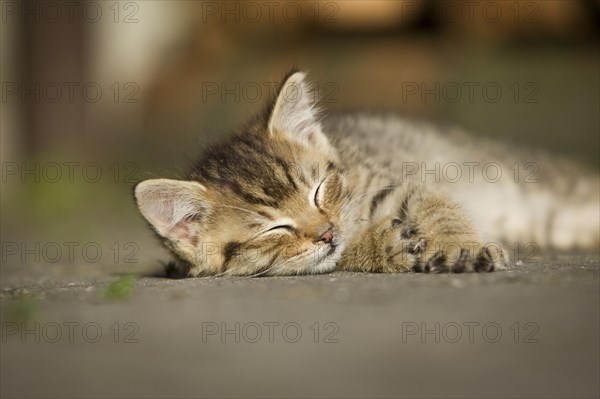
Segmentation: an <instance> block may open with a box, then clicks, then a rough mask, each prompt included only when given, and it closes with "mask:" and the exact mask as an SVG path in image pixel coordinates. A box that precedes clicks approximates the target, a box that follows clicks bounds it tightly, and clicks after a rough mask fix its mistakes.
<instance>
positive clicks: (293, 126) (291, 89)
mask: <svg viewBox="0 0 600 399" xmlns="http://www.w3.org/2000/svg"><path fill="white" fill-rule="evenodd" d="M314 96H315V94H314V93H313V91H312V90H311V87H310V84H309V83H308V82H307V81H306V74H305V73H304V72H294V73H292V74H291V75H289V77H288V78H287V79H286V80H285V82H284V83H283V85H282V86H281V88H280V89H279V93H278V94H277V99H276V100H275V104H274V106H273V109H272V111H271V115H270V116H269V122H268V129H269V133H270V134H272V135H276V134H283V135H285V136H287V137H289V138H290V139H293V140H297V141H300V142H302V143H305V144H309V145H316V146H319V145H328V144H329V143H328V141H327V138H326V137H325V135H324V134H323V133H322V131H321V124H320V123H319V120H318V110H317V108H316V104H315V98H314Z"/></svg>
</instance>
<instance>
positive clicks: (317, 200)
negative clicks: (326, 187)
mask: <svg viewBox="0 0 600 399" xmlns="http://www.w3.org/2000/svg"><path fill="white" fill-rule="evenodd" d="M323 181H325V180H323ZM323 181H321V183H319V186H318V187H317V189H316V190H315V198H314V199H313V201H314V202H315V206H316V207H317V208H319V190H320V189H321V186H322V185H323Z"/></svg>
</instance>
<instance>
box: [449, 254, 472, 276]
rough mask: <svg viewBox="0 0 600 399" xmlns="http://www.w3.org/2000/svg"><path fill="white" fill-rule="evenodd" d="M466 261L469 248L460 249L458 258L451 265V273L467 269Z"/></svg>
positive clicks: (467, 260)
mask: <svg viewBox="0 0 600 399" xmlns="http://www.w3.org/2000/svg"><path fill="white" fill-rule="evenodd" d="M468 262H469V250H468V249H461V250H460V256H459V257H458V260H457V261H456V263H455V264H454V266H452V272H453V273H464V272H465V271H466V270H467V266H468Z"/></svg>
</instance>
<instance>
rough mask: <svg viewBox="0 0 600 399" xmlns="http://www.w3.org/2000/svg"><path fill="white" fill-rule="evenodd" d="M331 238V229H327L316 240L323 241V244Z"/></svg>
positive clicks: (327, 242)
mask: <svg viewBox="0 0 600 399" xmlns="http://www.w3.org/2000/svg"><path fill="white" fill-rule="evenodd" d="M331 240H333V231H332V230H331V229H328V230H327V231H326V232H325V233H323V234H321V237H319V239H318V240H317V241H323V242H324V243H325V244H329V243H331Z"/></svg>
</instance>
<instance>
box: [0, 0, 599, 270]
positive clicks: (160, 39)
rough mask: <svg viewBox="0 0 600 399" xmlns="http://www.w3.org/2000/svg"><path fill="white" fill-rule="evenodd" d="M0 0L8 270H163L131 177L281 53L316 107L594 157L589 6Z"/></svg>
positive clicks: (277, 69) (255, 98)
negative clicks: (311, 90)
mask: <svg viewBox="0 0 600 399" xmlns="http://www.w3.org/2000/svg"><path fill="white" fill-rule="evenodd" d="M1 4H2V9H1V11H2V31H1V47H2V53H1V60H0V66H1V78H2V101H1V118H0V119H1V138H0V140H1V156H2V182H1V184H2V186H1V189H2V196H1V203H2V207H1V218H2V224H1V233H2V242H3V244H2V245H3V247H2V254H3V255H2V269H0V272H1V273H2V277H3V279H4V281H5V282H6V281H9V280H10V281H14V279H17V280H18V281H23V282H25V281H27V279H28V278H29V277H28V276H29V275H30V274H31V271H32V270H34V269H35V270H37V271H39V272H40V273H53V272H54V271H56V270H58V271H60V272H61V273H62V272H66V273H67V274H68V275H74V276H76V275H78V274H80V273H84V274H86V275H96V274H97V275H104V274H106V273H107V271H108V272H109V273H113V272H122V271H136V270H140V269H145V268H160V264H159V262H158V261H159V260H160V259H166V256H165V253H164V252H162V249H160V248H159V246H158V245H157V241H156V240H154V239H153V237H152V234H151V233H150V231H149V229H147V228H146V226H145V224H144V223H143V221H142V218H141V217H140V216H139V215H138V214H137V212H136V210H135V206H134V203H133V200H132V186H133V184H134V183H135V182H137V181H140V180H143V179H146V178H150V177H159V176H160V177H178V176H181V171H182V170H183V169H184V168H185V167H186V165H187V164H188V163H189V161H190V160H191V159H193V157H194V156H195V155H196V154H197V153H198V152H199V151H200V150H201V149H202V148H203V147H204V146H206V145H207V144H208V143H210V142H212V141H214V140H216V139H219V138H221V137H223V136H224V135H226V134H227V132H229V131H231V130H232V129H234V128H235V127H237V126H238V125H240V124H242V123H243V122H245V120H246V119H247V118H249V117H250V116H252V115H253V114H254V113H255V112H258V111H260V110H261V109H262V107H263V106H264V104H265V103H266V101H267V100H268V98H269V96H270V95H272V94H273V92H274V90H275V88H276V87H277V84H278V82H279V81H280V79H281V77H282V76H283V75H284V74H285V73H286V72H287V71H288V70H289V69H290V68H291V67H293V66H297V67H299V68H301V69H302V70H306V71H308V72H309V73H310V77H311V78H312V80H313V81H314V82H315V83H316V87H317V89H318V90H319V93H320V97H321V100H322V105H323V106H324V108H325V109H326V110H328V111H340V110H366V111H375V112H381V111H385V112H395V113H400V114H403V115H406V116H410V117H416V118H423V119H428V120H434V121H439V122H443V123H450V124H454V125H459V126H462V127H464V128H465V129H467V130H469V131H471V132H472V133H473V134H477V135H486V136H490V137H494V138H497V139H499V140H502V141H507V142H511V143H515V144H517V145H519V146H521V145H522V146H529V147H537V148H543V149H545V150H547V151H550V152H552V153H555V154H560V155H566V156H569V157H572V158H575V159H577V160H578V161H580V162H581V163H582V164H585V165H586V166H587V167H588V168H590V169H593V170H598V162H599V158H598V156H599V155H598V154H599V151H598V148H599V135H598V131H599V116H598V115H599V114H598V110H599V105H600V100H599V89H598V88H599V87H600V86H599V83H600V82H599V52H598V48H599V47H598V44H599V37H600V36H599V32H600V23H599V22H600V2H599V1H585V0H581V1H577V0H544V1H485V0H479V1H477V2H473V1H458V0H452V1H421V0H406V1H402V0H389V1H387V0H375V1H317V0H312V1H302V2H299V1H283V0H282V1H275V2H253V1H247V2H244V1H236V2H233V1H232V2H215V1H118V2H112V1H111V2H108V1H81V2H45V1H26V0H24V1H2V3H1ZM71 243H75V244H71Z"/></svg>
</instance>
